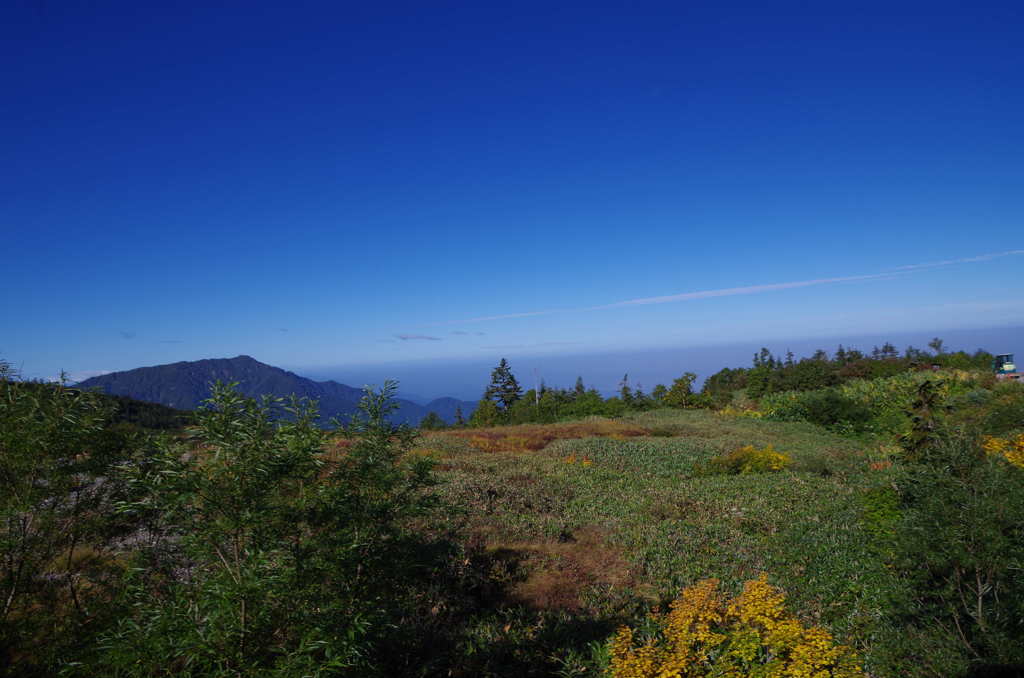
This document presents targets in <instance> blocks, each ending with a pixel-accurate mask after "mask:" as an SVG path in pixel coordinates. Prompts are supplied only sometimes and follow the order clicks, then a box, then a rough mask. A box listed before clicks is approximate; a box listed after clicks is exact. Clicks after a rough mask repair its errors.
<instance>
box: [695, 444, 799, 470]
mask: <svg viewBox="0 0 1024 678" xmlns="http://www.w3.org/2000/svg"><path fill="white" fill-rule="evenodd" d="M791 462H792V459H791V458H790V456H789V455H788V454H784V453H782V452H777V451H776V450H775V448H773V447H772V446H771V445H766V446H765V447H762V448H757V447H754V446H753V445H744V446H742V447H738V448H736V449H735V450H733V451H731V452H727V453H726V454H721V455H719V456H717V457H714V458H713V459H711V460H710V461H709V462H708V470H709V471H710V472H712V473H733V474H747V473H771V472H775V471H781V470H783V469H785V468H786V467H788V466H789V464H790V463H791Z"/></svg>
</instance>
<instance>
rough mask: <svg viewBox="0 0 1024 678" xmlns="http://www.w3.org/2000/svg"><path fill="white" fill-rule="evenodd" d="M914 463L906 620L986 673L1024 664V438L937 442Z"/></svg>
mask: <svg viewBox="0 0 1024 678" xmlns="http://www.w3.org/2000/svg"><path fill="white" fill-rule="evenodd" d="M913 459H915V460H916V461H914V462H913V463H910V464H907V465H906V467H905V470H904V472H903V474H902V475H901V476H900V477H899V479H898V487H899V491H900V496H901V499H902V506H901V513H902V514H903V516H904V517H903V520H902V521H901V522H900V524H899V527H898V529H897V534H896V540H895V543H896V571H897V572H898V573H899V574H900V576H901V578H902V579H903V580H904V581H905V582H906V584H907V587H906V591H907V594H906V597H905V598H904V599H903V600H902V601H900V603H899V605H898V608H897V609H898V613H899V615H901V617H900V618H901V620H902V622H903V623H904V624H905V625H906V627H908V628H909V629H911V630H914V633H917V634H920V633H924V634H927V635H928V636H930V637H931V638H933V639H934V641H933V642H935V643H940V644H943V645H945V646H947V647H950V648H958V649H959V654H960V656H961V657H962V659H963V661H964V662H969V663H973V664H975V665H977V666H978V667H984V666H985V665H988V666H991V665H993V664H1012V663H1022V662H1024V530H1022V529H1021V526H1022V525H1024V469H1022V468H1020V467H1019V465H1020V464H1022V463H1024V437H1022V438H1018V439H1016V440H1013V441H1010V440H1002V439H990V440H989V441H988V443H987V444H986V445H985V446H984V447H983V446H982V445H979V444H978V443H977V441H975V440H973V439H971V438H966V437H956V436H950V435H948V434H945V435H935V436H932V437H931V438H930V440H928V441H926V449H924V450H923V453H922V452H921V451H919V450H916V451H915V455H914V457H913ZM914 633H912V634H908V636H912V635H914ZM980 670H982V671H987V670H990V669H986V668H981V669H980Z"/></svg>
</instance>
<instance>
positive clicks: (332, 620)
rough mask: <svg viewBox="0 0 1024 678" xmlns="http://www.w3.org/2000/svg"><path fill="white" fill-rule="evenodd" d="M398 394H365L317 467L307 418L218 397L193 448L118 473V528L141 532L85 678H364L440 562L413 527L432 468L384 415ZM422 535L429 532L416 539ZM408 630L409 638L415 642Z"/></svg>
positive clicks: (219, 391) (426, 506)
mask: <svg viewBox="0 0 1024 678" xmlns="http://www.w3.org/2000/svg"><path fill="white" fill-rule="evenodd" d="M394 390H395V385H394V384H393V383H389V384H387V385H385V387H384V389H383V390H382V391H381V392H379V393H370V392H368V393H367V395H366V397H364V398H363V401H362V403H361V405H360V407H361V410H362V415H361V416H356V417H355V418H354V419H353V421H352V423H351V424H350V425H349V426H348V427H347V428H346V429H345V434H346V435H347V436H348V437H350V438H351V439H352V444H351V445H349V446H347V447H346V448H345V449H344V450H343V451H341V452H338V453H334V454H332V455H326V454H325V453H324V451H323V448H324V442H325V438H324V436H325V433H324V432H323V431H322V430H320V429H319V428H318V427H317V426H316V425H315V423H314V422H315V421H316V418H317V411H316V407H315V405H314V404H313V403H310V402H308V401H296V400H294V399H293V400H292V401H291V403H290V405H288V406H287V410H288V411H289V413H290V415H291V416H290V418H289V419H288V420H275V419H274V418H272V416H271V411H272V409H273V408H274V406H277V405H279V404H280V403H279V402H277V400H276V399H270V398H264V399H263V400H261V401H256V400H253V399H251V398H245V397H243V396H241V395H240V394H238V393H237V392H236V391H235V390H234V389H233V387H232V386H225V385H221V384H218V385H215V386H214V389H213V396H212V398H211V399H210V400H209V401H208V403H207V405H206V407H205V408H204V409H203V410H201V411H200V412H198V413H197V415H196V419H197V425H196V428H195V430H194V431H193V436H194V440H195V442H196V443H197V446H194V447H190V448H184V447H182V445H181V444H180V443H176V442H166V443H164V444H163V445H161V446H160V447H159V449H158V450H157V451H156V452H155V453H153V454H150V455H147V456H145V457H139V458H138V459H136V460H135V463H134V464H132V465H130V466H126V467H125V468H124V469H123V476H124V481H125V483H126V485H127V487H128V488H129V490H130V492H129V494H130V497H129V499H127V500H126V501H124V502H122V503H121V505H120V510H121V512H122V513H123V514H125V515H127V516H130V517H132V518H133V519H135V520H137V521H139V523H140V524H143V525H145V526H146V528H147V529H146V532H147V534H148V535H150V537H149V539H148V540H147V544H146V547H145V548H143V549H141V550H140V551H139V552H138V553H137V554H136V555H135V558H134V563H133V567H132V568H131V569H130V570H129V572H130V574H131V576H130V577H129V579H128V581H127V582H126V586H125V593H124V596H123V603H124V608H123V609H124V616H123V618H122V619H121V620H120V622H119V624H118V625H117V626H116V628H114V629H112V630H111V631H109V632H108V633H106V634H105V639H104V642H103V646H102V651H97V652H96V653H94V654H93V656H92V657H91V658H89V661H88V662H86V666H88V668H89V672H90V673H93V674H104V675H119V676H155V675H172V674H173V675H204V676H221V675H223V676H227V675H278V676H291V675H327V674H330V675H336V674H339V673H351V674H354V675H369V674H372V673H373V672H374V671H375V670H377V669H379V667H380V664H381V661H382V654H381V653H382V649H381V648H382V647H384V646H385V645H386V644H387V643H388V642H390V641H389V637H390V636H392V635H393V633H394V631H393V629H396V628H398V627H399V624H398V621H399V619H401V618H402V617H403V616H406V615H410V614H413V616H414V617H417V618H420V617H423V618H427V617H426V616H425V615H420V614H417V613H414V610H416V609H417V604H418V603H422V602H423V601H424V599H427V598H429V597H426V596H424V595H423V594H424V592H425V591H426V589H427V588H428V586H427V585H426V581H425V579H427V578H429V577H430V573H431V572H432V570H433V568H434V567H436V566H437V565H438V561H437V558H438V557H439V555H440V554H443V549H441V550H438V548H436V546H432V545H431V544H430V543H428V541H427V540H426V539H425V538H423V537H421V536H419V533H418V531H417V530H414V529H413V526H412V524H411V522H410V521H411V520H413V519H417V518H423V517H425V516H427V515H429V513H430V512H431V510H432V509H431V507H432V506H433V505H434V502H433V500H432V497H431V495H430V494H429V493H425V492H424V489H425V488H426V487H427V486H428V485H430V484H431V482H432V480H431V477H430V475H429V462H428V461H426V460H424V459H423V458H422V457H421V456H418V455H407V454H406V453H407V452H408V451H409V449H410V448H411V444H412V440H413V435H414V434H413V432H412V431H411V430H409V429H406V428H404V427H399V428H396V427H394V426H392V425H391V424H390V423H389V422H388V420H387V415H388V414H389V412H391V411H392V410H393V409H394V407H395V406H394V404H393V402H392V400H391V396H392V395H393V393H394ZM419 527H420V529H422V527H423V526H422V525H420V526H419ZM409 628H410V627H406V628H405V629H403V632H405V633H407V634H409V635H415V634H413V633H411V632H410V630H409Z"/></svg>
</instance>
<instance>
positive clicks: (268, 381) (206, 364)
mask: <svg viewBox="0 0 1024 678" xmlns="http://www.w3.org/2000/svg"><path fill="white" fill-rule="evenodd" d="M218 380H219V381H224V382H237V383H238V390H239V391H240V392H241V393H243V394H245V395H247V396H253V397H257V396H261V395H273V396H289V395H292V394H295V395H297V396H300V397H308V398H312V399H315V400H317V401H319V403H320V420H321V422H325V423H326V422H327V421H328V420H330V419H331V418H332V417H339V418H342V419H345V418H347V417H348V416H350V415H351V414H352V413H353V412H355V411H356V407H357V405H358V404H359V399H360V398H361V397H362V395H363V392H362V390H361V389H357V388H353V387H351V386H346V385H345V384H339V383H338V382H336V381H313V380H311V379H306V378H305V377H300V376H299V375H297V374H295V373H293V372H288V371H287V370H282V369H281V368H279V367H274V366H272V365H266V364H264V363H261V362H260V361H258V360H256V359H254V358H251V357H249V356H247V355H240V356H238V357H235V358H211V359H207V360H195V361H191V362H188V361H182V362H177V363H171V364H169V365H155V366H153V367H139V368H136V369H134V370H126V371H124V372H111V373H110V374H104V375H101V376H98V377H90V378H89V379H86V380H85V381H82V382H80V383H79V384H78V387H79V388H94V389H97V390H99V391H102V392H103V393H109V394H111V395H120V396H128V397H130V398H135V399H136V400H144V401H147V402H151V403H159V404H161V405H167V406H168V407H174V408H176V409H179V410H194V409H195V408H196V407H198V406H199V404H200V403H201V402H202V401H203V400H205V399H206V398H209V397H210V386H211V384H213V382H215V381H218ZM396 402H397V403H398V404H399V409H398V410H397V411H396V412H395V414H394V415H393V416H392V419H393V420H394V421H395V422H396V423H402V422H404V423H408V424H411V425H416V424H418V423H419V422H420V420H421V419H423V417H425V416H426V415H427V413H428V412H436V413H437V414H438V415H439V416H440V417H441V418H442V419H444V420H445V421H447V422H448V423H452V422H454V420H455V410H456V408H458V407H461V408H462V414H463V416H464V417H466V418H469V415H470V414H471V413H472V411H473V408H474V407H475V406H476V403H472V402H468V401H462V400H456V399H454V398H438V399H436V400H433V401H431V402H429V403H427V404H426V405H419V404H417V403H414V402H412V401H410V400H402V399H399V400H397V401H396Z"/></svg>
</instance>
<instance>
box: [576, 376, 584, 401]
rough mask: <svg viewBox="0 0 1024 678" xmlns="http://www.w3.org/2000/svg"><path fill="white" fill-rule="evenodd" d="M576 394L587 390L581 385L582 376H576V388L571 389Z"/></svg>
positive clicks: (578, 394)
mask: <svg viewBox="0 0 1024 678" xmlns="http://www.w3.org/2000/svg"><path fill="white" fill-rule="evenodd" d="M573 391H574V392H575V393H576V396H577V397H579V396H581V395H583V394H584V393H586V392H587V388H586V387H585V386H584V385H583V377H576V388H574V389H573Z"/></svg>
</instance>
